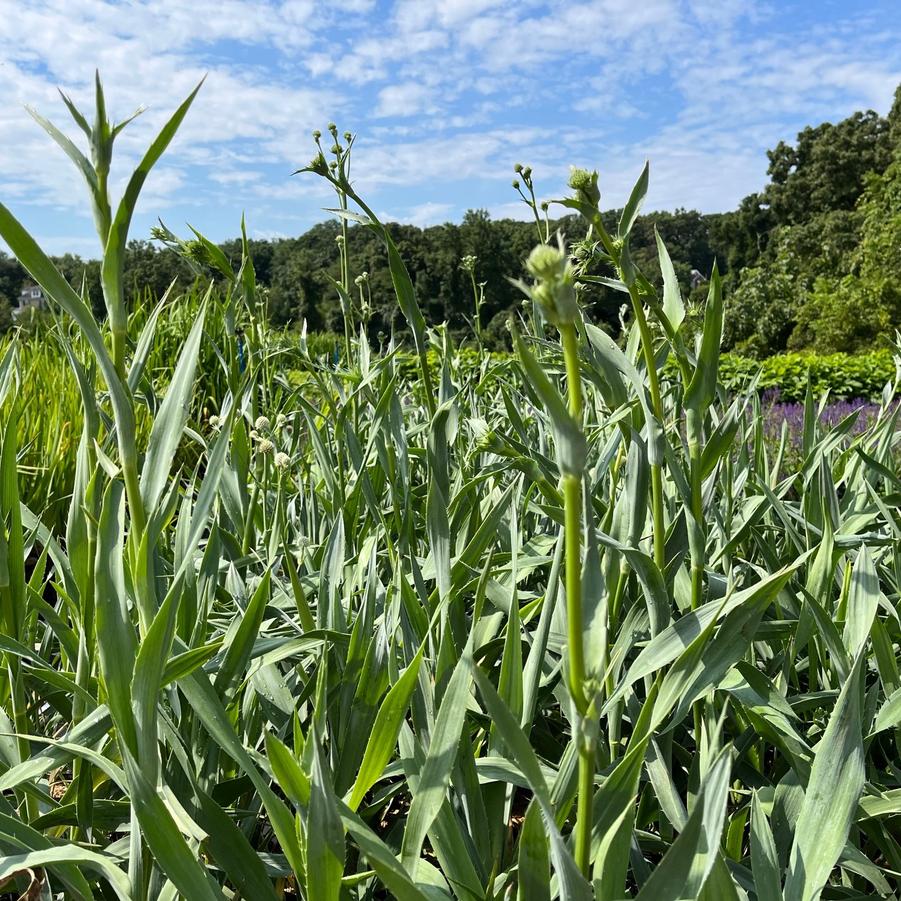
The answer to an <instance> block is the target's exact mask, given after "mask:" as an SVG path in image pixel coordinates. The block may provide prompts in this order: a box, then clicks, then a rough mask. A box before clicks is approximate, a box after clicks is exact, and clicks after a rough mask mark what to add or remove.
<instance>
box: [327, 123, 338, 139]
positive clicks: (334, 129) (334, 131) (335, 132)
mask: <svg viewBox="0 0 901 901" xmlns="http://www.w3.org/2000/svg"><path fill="white" fill-rule="evenodd" d="M328 130H329V132H331V135H332V137H334V138H337V137H338V126H337V125H335V123H334V122H329V124H328Z"/></svg>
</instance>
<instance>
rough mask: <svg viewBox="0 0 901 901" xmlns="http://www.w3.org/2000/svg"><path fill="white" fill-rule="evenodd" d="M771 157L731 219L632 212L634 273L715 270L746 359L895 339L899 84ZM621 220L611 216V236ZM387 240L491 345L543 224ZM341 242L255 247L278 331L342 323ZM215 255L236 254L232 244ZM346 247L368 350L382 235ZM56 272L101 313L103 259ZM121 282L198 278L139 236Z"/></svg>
mask: <svg viewBox="0 0 901 901" xmlns="http://www.w3.org/2000/svg"><path fill="white" fill-rule="evenodd" d="M768 158H769V167H768V176H769V182H768V183H767V184H766V185H765V186H764V187H763V188H762V189H761V190H760V191H759V192H757V193H754V194H751V195H750V196H748V197H746V198H744V200H742V202H741V203H740V204H739V207H738V209H736V210H734V211H730V212H726V213H716V214H702V213H699V212H697V211H695V210H685V209H678V210H676V211H675V212H654V213H649V214H647V215H644V216H641V217H639V219H638V222H637V223H636V226H635V228H634V230H633V234H632V237H631V251H632V256H633V258H634V259H635V261H636V263H637V264H638V265H639V267H640V268H641V269H642V271H643V272H644V273H645V274H646V275H647V276H648V277H649V278H651V279H652V280H654V279H657V278H659V266H658V263H657V249H656V243H655V238H654V230H655V229H656V230H657V231H659V233H660V235H661V236H662V237H663V239H664V241H665V242H666V245H667V248H668V249H669V252H670V255H671V257H672V259H673V263H674V265H675V269H676V273H677V275H678V277H679V280H680V282H681V284H682V288H683V292H684V293H685V295H686V296H687V297H689V298H690V299H691V300H693V301H695V302H696V303H698V304H699V303H700V302H702V300H703V296H704V294H705V291H706V289H705V286H704V285H703V284H702V283H701V278H699V274H700V276H702V277H706V276H707V275H709V273H710V270H711V268H712V266H713V262H714V260H715V259H716V260H717V261H718V265H719V267H720V270H721V271H722V272H723V273H724V276H725V278H724V282H725V289H726V291H727V292H728V295H729V302H728V305H727V321H726V327H725V342H726V345H727V347H728V348H730V349H735V350H738V351H741V352H743V353H746V354H749V355H752V356H758V357H762V356H767V355H770V354H773V353H778V352H779V351H783V350H786V349H789V350H800V349H812V350H816V351H820V352H830V351H835V350H854V349H863V348H871V347H873V345H874V344H879V343H880V342H884V341H886V340H889V339H891V337H892V336H893V334H894V330H895V329H897V328H899V327H901V283H899V279H898V276H897V274H898V273H899V272H901V86H899V88H898V90H897V91H896V93H895V103H894V105H893V107H892V109H891V111H890V112H889V114H888V115H887V116H885V117H883V116H880V115H878V114H877V113H875V112H873V111H872V110H870V111H866V112H856V113H854V114H853V115H852V116H850V117H848V118H847V119H844V120H842V121H840V122H838V123H837V124H832V123H823V124H821V125H818V126H815V127H808V128H805V129H804V130H803V131H801V132H800V133H799V134H798V136H797V139H796V141H795V142H794V143H791V144H790V143H787V142H780V143H779V144H778V145H777V146H776V147H775V148H774V149H772V150H770V151H768ZM616 216H617V211H610V213H609V217H610V220H611V225H612V224H613V223H614V222H615V220H616ZM550 225H551V228H552V230H556V229H560V230H561V231H562V232H563V233H564V234H567V235H569V236H572V237H575V236H578V235H580V234H581V231H582V229H581V226H580V225H579V224H578V223H577V222H576V220H575V219H574V218H572V217H563V218H561V219H559V220H556V221H552V222H551V223H550ZM389 231H390V233H391V236H392V238H393V239H394V241H395V242H396V244H397V245H398V248H399V250H400V253H401V255H402V257H403V259H404V262H405V263H406V265H407V267H408V269H409V271H410V275H411V277H412V279H413V282H414V285H415V287H416V290H417V293H418V296H419V299H420V304H421V306H422V309H423V313H424V315H425V316H426V318H427V320H429V321H430V322H432V323H439V322H447V324H448V327H449V328H450V329H451V331H452V332H454V333H456V334H458V335H460V336H463V335H465V334H466V333H467V332H471V330H472V320H473V316H474V313H475V306H476V304H475V298H474V290H473V289H474V284H475V290H476V292H478V291H482V292H483V297H484V303H483V305H482V307H481V310H480V321H481V325H482V328H483V332H484V337H485V339H486V340H487V341H488V342H489V343H490V344H493V345H495V346H498V345H502V344H503V343H504V342H505V341H506V340H507V335H506V331H505V327H504V324H505V322H506V319H507V317H508V315H509V312H510V310H511V309H513V308H514V307H515V306H516V305H518V304H519V303H521V301H522V295H521V293H520V292H519V290H518V288H516V287H515V286H514V285H512V284H511V282H510V279H515V278H521V277H523V276H524V272H523V268H522V264H523V261H524V260H525V258H526V256H527V255H528V253H529V251H530V250H531V248H532V247H533V246H534V244H535V242H536V240H537V238H538V233H537V231H536V224H535V223H534V222H522V221H518V220H512V219H492V218H491V217H490V216H489V214H488V213H487V212H486V211H485V210H470V211H469V212H467V213H466V214H465V215H464V217H463V219H462V221H461V222H460V223H446V224H444V225H436V226H431V227H428V228H419V227H417V226H414V225H403V224H398V223H392V224H390V225H389ZM340 235H341V227H340V225H339V224H338V223H337V222H336V221H326V222H322V223H319V224H317V225H315V226H313V227H312V228H311V229H310V230H309V231H307V232H306V233H305V234H303V235H300V236H299V237H296V238H283V239H278V240H271V241H268V240H251V242H250V244H251V251H252V254H253V262H254V268H255V271H256V278H257V282H258V284H259V285H261V286H263V287H264V288H265V289H266V295H267V304H268V313H269V317H270V319H271V321H272V323H273V324H276V325H284V326H290V325H297V324H299V323H300V322H302V321H304V320H306V322H307V327H308V328H309V329H310V330H312V331H330V330H336V329H338V328H339V327H340V323H341V319H342V317H341V306H340V299H339V295H338V292H337V291H336V289H335V285H334V280H336V279H338V278H339V277H340V269H339V249H338V239H339V236H340ZM220 246H221V247H222V249H223V250H224V252H225V253H226V255H228V256H229V257H231V258H232V259H234V260H236V261H237V260H238V259H240V252H241V251H240V241H239V240H237V239H235V240H231V241H226V242H223V243H222V244H221V245H220ZM347 250H348V254H349V260H350V266H351V270H352V274H353V275H354V276H356V277H357V278H356V282H355V286H354V290H355V292H358V296H356V297H355V301H356V302H357V303H358V304H359V306H360V307H361V309H362V311H363V312H364V318H365V319H366V321H367V322H368V328H369V330H370V334H371V336H372V337H373V339H376V337H377V335H378V334H379V333H380V332H381V333H385V334H387V333H390V332H391V331H392V330H396V329H401V328H402V327H403V322H402V317H401V314H400V311H399V309H398V307H397V303H396V301H395V299H394V292H393V289H392V286H391V276H390V273H389V271H388V266H387V260H386V257H385V253H384V248H383V246H382V244H381V242H380V240H379V239H378V237H377V235H375V234H374V233H373V232H372V231H371V230H369V229H367V228H365V227H363V226H359V225H353V226H351V227H350V228H349V229H348V232H347ZM55 262H56V264H57V266H58V267H59V268H60V270H61V271H62V273H63V274H64V275H65V276H66V277H67V278H68V279H69V280H70V281H71V282H72V284H73V285H74V286H75V287H77V288H79V289H80V288H81V287H82V285H83V286H84V290H86V291H87V293H88V295H89V297H90V298H91V301H92V303H93V305H94V306H95V308H98V311H99V309H102V306H103V304H102V297H101V290H100V264H99V262H97V261H95V260H83V259H81V258H80V257H78V256H75V255H72V254H66V255H64V256H61V257H57V258H55ZM693 272H694V276H693V274H692V273H693ZM25 278H26V274H25V273H24V272H23V270H22V269H21V267H19V265H18V264H17V263H16V261H15V260H12V259H10V258H9V257H8V256H5V255H2V254H0V327H3V326H4V325H5V326H8V324H9V322H10V316H9V310H10V308H11V306H12V305H13V304H14V303H15V302H16V299H17V298H18V295H19V290H20V287H21V284H22V283H23V281H24V280H25ZM125 278H126V284H127V285H128V286H129V287H130V288H131V290H132V291H133V293H134V296H135V297H136V298H142V299H144V298H146V297H147V296H148V295H150V296H157V297H158V296H160V295H161V294H162V293H163V292H164V291H165V290H166V288H167V287H168V286H169V284H170V283H171V282H172V281H173V279H177V280H178V282H177V283H178V284H179V285H180V286H182V287H183V286H187V285H190V284H191V283H192V282H194V281H195V279H197V278H198V273H197V271H196V268H195V267H192V266H191V265H190V263H189V262H188V261H186V260H185V259H184V257H183V256H179V255H178V254H175V253H173V252H172V251H171V250H169V249H167V248H165V247H161V246H158V245H157V244H155V243H152V242H151V241H133V242H132V243H131V244H130V245H129V247H128V253H127V258H126V267H125ZM586 302H587V308H588V310H589V315H591V316H592V317H593V318H594V320H595V321H597V322H599V323H601V324H603V325H604V326H606V327H608V328H609V329H610V330H611V331H612V332H614V333H615V332H616V331H617V330H618V328H619V324H620V316H621V315H622V312H621V304H622V295H618V294H617V293H616V292H614V291H611V290H609V289H606V288H603V287H602V286H598V285H592V286H590V290H589V292H588V294H587V296H586Z"/></svg>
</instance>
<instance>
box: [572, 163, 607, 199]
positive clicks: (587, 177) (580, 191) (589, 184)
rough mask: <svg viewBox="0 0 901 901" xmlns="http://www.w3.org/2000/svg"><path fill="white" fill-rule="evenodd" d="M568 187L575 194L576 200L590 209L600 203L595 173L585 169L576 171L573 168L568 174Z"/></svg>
mask: <svg viewBox="0 0 901 901" xmlns="http://www.w3.org/2000/svg"><path fill="white" fill-rule="evenodd" d="M569 186H570V187H571V188H572V189H573V191H575V192H576V199H577V200H581V201H582V202H583V203H587V204H588V205H589V206H592V207H596V206H597V205H598V204H599V203H600V202H601V192H600V189H599V188H598V174H597V172H589V171H588V170H587V169H577V168H576V167H575V166H573V167H572V169H571V170H570V173H569Z"/></svg>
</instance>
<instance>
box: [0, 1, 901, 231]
mask: <svg viewBox="0 0 901 901" xmlns="http://www.w3.org/2000/svg"><path fill="white" fill-rule="evenodd" d="M2 4H3V0H0V6H2ZM6 5H7V6H10V5H12V4H11V0H6ZM889 5H890V4H889ZM879 6H880V0H874V8H873V10H872V11H871V12H870V13H860V14H855V15H853V16H852V15H851V14H850V13H849V14H848V16H847V17H846V18H842V17H832V18H830V19H825V18H824V19H822V20H821V21H820V22H819V23H815V24H808V25H805V24H803V23H802V24H798V22H799V21H800V17H785V16H784V14H783V12H782V10H781V7H779V6H778V5H774V4H770V5H767V4H755V5H753V6H751V5H749V4H747V3H744V2H741V0H722V2H718V3H715V4H711V3H707V2H702V0H643V2H641V3H636V2H635V0H572V2H562V0H520V2H518V3H516V4H512V3H509V2H507V0H394V2H391V3H388V2H386V3H383V4H376V3H375V2H374V0H195V2H193V3H191V4H185V3H184V2H182V0H130V2H129V4H128V5H127V8H125V7H123V6H122V5H121V4H120V3H117V2H113V0H30V2H28V3H27V4H26V3H16V4H15V7H16V8H15V11H14V14H4V15H0V59H2V60H3V61H4V62H3V64H0V96H2V97H3V98H4V103H3V104H2V105H0V195H2V199H3V200H5V201H9V202H10V203H11V204H13V205H14V206H15V207H16V209H17V210H20V211H22V215H23V219H25V220H27V221H28V223H29V224H30V223H37V227H39V228H41V229H43V230H44V231H45V232H47V233H50V234H51V239H52V240H53V241H54V242H57V241H58V240H63V239H62V238H60V237H59V235H60V234H63V233H66V234H68V235H69V236H70V237H73V236H74V234H75V232H77V231H78V230H79V229H82V228H83V229H84V231H85V233H86V234H88V233H89V232H90V229H91V218H90V215H89V212H88V210H87V209H86V206H85V202H84V198H85V188H84V186H83V185H82V184H81V183H80V181H79V179H78V177H77V176H76V175H75V174H74V170H73V169H72V167H71V165H70V163H69V162H68V160H66V159H65V157H64V155H63V154H62V153H61V152H60V151H58V150H57V149H56V148H54V147H53V146H52V144H51V142H50V141H49V139H48V138H47V136H46V135H44V134H43V132H42V131H41V130H40V129H39V128H38V127H37V126H36V125H35V124H34V123H33V122H32V121H31V120H30V118H29V117H28V116H27V114H26V113H25V112H24V110H23V109H22V106H23V104H25V103H30V104H33V105H34V106H36V107H37V108H38V109H39V110H40V111H41V112H42V113H43V114H44V115H47V116H48V117H49V118H52V119H53V120H54V121H55V122H57V124H60V125H65V130H66V131H67V133H69V134H72V135H73V136H75V137H76V138H78V139H79V140H81V136H80V135H79V133H78V130H77V128H75V127H74V125H72V126H71V127H70V125H69V122H68V114H67V113H66V111H65V108H64V106H63V104H62V103H61V101H60V100H59V98H58V96H57V95H56V90H55V86H56V85H57V84H60V85H63V86H64V87H65V88H66V90H67V91H69V92H70V93H71V94H72V96H73V98H74V99H75V100H76V102H77V103H78V104H79V105H81V106H82V107H85V108H87V109H90V105H91V103H92V94H93V70H94V68H95V66H96V67H99V68H100V69H101V72H102V74H103V76H104V79H105V83H106V85H107V92H108V102H109V106H110V108H111V110H113V111H114V112H115V114H116V116H117V117H120V118H121V117H122V116H125V115H127V114H128V113H130V112H131V111H132V109H134V107H136V106H137V105H139V104H141V103H146V104H147V105H148V110H147V112H146V113H145V114H144V115H143V116H141V117H140V118H139V119H138V120H137V121H136V122H135V123H134V124H133V125H131V126H130V127H129V128H128V129H127V130H126V131H125V132H124V133H123V134H122V135H121V137H120V139H119V141H118V143H117V158H116V160H115V162H114V168H115V178H114V185H115V186H121V185H122V183H123V180H124V179H125V178H126V177H127V175H128V173H129V171H130V169H131V167H132V166H133V165H134V163H135V162H136V160H137V159H138V156H139V154H140V153H141V152H142V151H143V148H144V147H145V146H146V145H147V143H148V141H149V140H150V139H151V138H152V136H153V135H154V134H155V133H156V131H157V130H158V129H159V128H160V127H161V125H162V124H163V122H164V121H165V120H166V118H167V117H168V116H169V115H170V114H171V112H172V110H173V109H174V108H175V107H176V105H177V104H178V102H180V100H181V99H182V98H183V97H184V96H186V95H187V93H188V92H189V91H190V90H191V89H192V88H193V86H194V85H195V84H196V83H197V81H199V79H200V78H201V77H202V76H203V74H204V73H208V77H207V80H206V83H205V85H204V87H203V89H202V90H201V92H200V94H199V95H198V98H197V100H196V102H195V104H194V107H193V108H192V110H191V112H190V113H189V115H188V116H187V118H186V120H185V122H184V123H183V126H182V128H181V129H180V131H179V134H178V136H177V137H176V139H175V140H174V141H173V143H172V146H171V148H170V150H169V151H168V152H167V154H166V157H165V158H164V161H163V163H162V164H161V168H160V169H159V170H158V171H157V170H155V171H154V172H153V173H151V176H150V178H149V179H148V181H147V185H146V189H145V195H144V196H143V198H142V202H141V205H140V208H139V216H138V222H139V223H141V222H144V223H145V224H146V221H147V219H148V217H150V221H152V214H155V213H156V212H157V211H159V210H166V212H167V216H168V215H170V214H171V215H173V216H177V215H183V216H184V218H191V217H194V216H195V215H201V214H202V213H203V211H204V210H207V209H214V210H216V217H217V218H216V219H215V221H214V222H212V223H211V225H208V226H207V228H208V230H209V229H210V228H213V229H220V230H221V232H222V234H219V235H217V234H213V237H224V236H225V235H226V234H233V233H234V232H235V231H236V228H237V222H238V220H239V216H240V212H241V210H244V209H246V210H247V211H248V215H249V216H250V217H251V221H252V222H253V223H254V226H255V227H258V228H261V229H266V228H269V223H268V222H267V221H264V217H269V218H270V219H271V220H272V221H277V222H278V226H277V227H278V230H279V233H281V232H282V230H283V229H286V228H289V227H297V228H302V227H305V226H306V225H309V224H311V223H312V222H313V221H315V220H317V219H320V218H322V214H321V213H320V211H319V210H320V207H322V206H326V205H329V204H330V202H331V201H330V197H329V191H328V189H327V186H325V185H323V184H322V183H321V182H319V181H317V180H316V179H315V177H313V176H304V177H303V178H294V179H292V178H290V177H289V175H290V172H292V171H293V170H294V169H295V168H298V167H299V166H301V165H303V164H304V163H305V161H306V160H307V159H309V157H310V156H311V153H312V145H311V140H310V137H309V135H310V131H311V130H312V129H313V128H316V127H318V128H323V127H324V125H325V123H327V122H329V121H332V120H334V121H337V122H339V123H340V125H341V128H342V130H343V128H345V127H350V128H352V129H353V130H354V131H356V132H358V133H359V135H360V140H359V144H358V151H357V154H356V161H355V164H354V173H355V179H356V180H358V182H359V185H360V188H361V190H362V191H363V193H364V194H367V196H369V195H372V196H373V200H374V203H376V204H377V205H378V206H377V208H387V209H392V210H399V209H400V210H407V219H408V221H413V218H412V217H416V218H417V219H418V220H419V221H422V222H427V221H430V217H437V218H440V217H442V216H443V217H453V216H454V215H459V214H460V213H462V211H463V210H464V209H466V208H467V207H475V206H487V207H488V208H490V209H492V210H500V209H504V210H507V209H510V210H514V209H515V210H516V213H517V215H526V216H527V215H528V210H527V209H526V208H525V207H522V206H521V205H518V204H516V203H515V202H514V203H513V206H510V201H509V200H508V192H509V190H510V189H509V187H508V186H509V181H510V178H511V177H512V172H511V169H512V165H513V163H514V162H517V161H521V162H524V163H530V164H532V165H533V167H534V169H535V173H536V178H537V179H538V184H539V187H540V188H541V191H542V196H554V195H555V194H557V193H559V192H560V191H562V190H563V189H564V186H565V179H566V172H567V168H568V164H569V163H570V162H574V163H580V164H587V165H591V166H596V167H598V168H599V169H600V170H601V172H602V184H603V186H604V190H605V197H609V198H610V202H611V203H615V202H619V203H621V202H622V199H623V198H624V197H625V196H626V193H627V192H628V190H629V188H630V187H631V183H632V181H633V179H634V177H635V175H636V174H637V172H638V171H639V169H640V166H641V163H642V161H643V160H644V158H645V157H649V158H650V159H651V163H652V179H651V189H650V193H649V197H648V205H649V208H652V207H661V208H662V207H673V206H677V205H682V206H695V207H700V208H701V209H705V210H716V209H727V208H731V207H733V206H734V205H735V203H736V202H737V201H738V200H739V199H740V198H741V197H742V196H743V195H744V194H747V193H749V192H750V191H752V190H755V189H756V188H758V187H760V186H761V185H762V184H763V182H764V180H765V169H766V157H765V154H764V150H765V148H767V147H771V146H773V145H774V144H775V143H776V142H777V141H778V140H780V139H791V138H793V136H794V134H795V133H796V132H797V130H798V129H799V128H800V127H803V126H804V125H806V124H812V123H815V122H816V121H818V120H821V119H823V118H830V119H833V120H835V119H839V118H841V117H843V116H845V115H847V114H849V113H850V112H851V111H852V110H854V109H857V108H860V107H865V106H872V107H874V108H876V109H877V110H879V111H881V112H885V111H886V110H887V108H888V106H889V104H890V103H891V99H892V93H893V90H894V88H895V86H896V85H897V83H898V81H899V80H901V42H899V40H898V39H899V37H901V25H899V23H898V22H897V20H892V19H891V17H887V16H885V15H880V9H879V8H878V7H879ZM796 20H797V21H796ZM406 189H410V192H412V191H413V190H414V189H415V191H416V195H417V197H418V198H421V199H419V200H418V202H417V201H415V200H413V199H411V197H410V196H408V193H409V192H406ZM401 194H403V198H402V199H401V197H400V195H401ZM430 195H431V196H430ZM449 196H451V197H453V198H454V199H453V200H452V201H451V200H448V199H447V198H448V197H449ZM50 211H53V213H52V217H53V218H51V214H50ZM141 216H143V217H144V218H143V219H142V218H141ZM59 219H65V220H66V226H65V227H64V228H59V227H57V222H56V220H59ZM211 233H212V232H211ZM54 235H56V237H54Z"/></svg>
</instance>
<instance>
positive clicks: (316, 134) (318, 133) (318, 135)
mask: <svg viewBox="0 0 901 901" xmlns="http://www.w3.org/2000/svg"><path fill="white" fill-rule="evenodd" d="M321 137H322V132H321V131H320V130H319V129H318V128H317V129H316V130H315V131H314V132H313V140H314V141H318V140H319V139H320V138H321Z"/></svg>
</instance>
